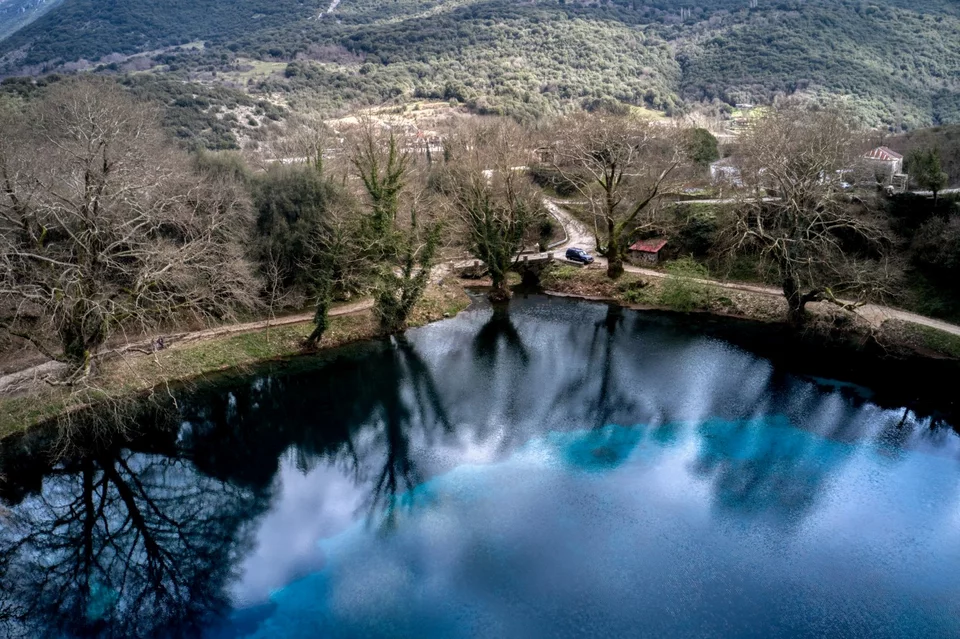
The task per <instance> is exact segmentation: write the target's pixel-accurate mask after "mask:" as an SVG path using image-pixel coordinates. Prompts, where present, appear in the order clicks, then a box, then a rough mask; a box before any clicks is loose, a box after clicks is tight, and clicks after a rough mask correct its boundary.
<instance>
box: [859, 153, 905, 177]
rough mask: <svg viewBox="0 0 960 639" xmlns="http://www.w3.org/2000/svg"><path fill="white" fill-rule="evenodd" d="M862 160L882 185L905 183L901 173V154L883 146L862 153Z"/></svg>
mask: <svg viewBox="0 0 960 639" xmlns="http://www.w3.org/2000/svg"><path fill="white" fill-rule="evenodd" d="M863 161H864V164H865V165H866V167H867V169H868V170H870V171H871V172H872V173H873V175H874V176H875V177H876V179H877V181H878V182H880V183H881V184H884V185H898V184H901V183H902V184H905V183H906V179H905V178H906V176H905V175H904V173H903V156H902V155H900V154H899V153H897V152H896V151H893V150H891V149H890V148H888V147H885V146H878V147H877V148H875V149H873V150H871V151H868V152H866V153H864V154H863Z"/></svg>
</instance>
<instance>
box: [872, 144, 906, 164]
mask: <svg viewBox="0 0 960 639" xmlns="http://www.w3.org/2000/svg"><path fill="white" fill-rule="evenodd" d="M863 157H865V158H867V159H869V160H883V161H884V162H895V161H896V160H902V159H903V156H902V155H900V154H899V153H897V152H896V151H891V150H890V149H889V148H887V147H885V146H878V147H877V148H875V149H874V150H873V151H870V152H868V153H864V154H863Z"/></svg>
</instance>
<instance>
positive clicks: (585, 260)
mask: <svg viewBox="0 0 960 639" xmlns="http://www.w3.org/2000/svg"><path fill="white" fill-rule="evenodd" d="M564 257H566V258H567V259H568V260H570V261H571V262H580V263H581V264H593V257H592V256H591V255H590V254H589V253H587V252H586V251H584V250H583V249H582V248H577V247H576V246H571V247H570V248H568V249H567V252H566V253H565V254H564Z"/></svg>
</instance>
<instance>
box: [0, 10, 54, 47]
mask: <svg viewBox="0 0 960 639" xmlns="http://www.w3.org/2000/svg"><path fill="white" fill-rule="evenodd" d="M62 1H63V0H0V40H3V39H4V38H6V37H7V36H9V35H11V34H13V33H16V32H17V31H19V30H20V29H22V28H23V27H25V26H26V25H28V24H30V23H31V22H33V21H34V20H36V19H37V18H39V17H40V16H42V15H43V14H45V13H47V12H48V11H50V10H51V9H53V8H54V7H56V6H57V5H58V4H60V3H61V2H62Z"/></svg>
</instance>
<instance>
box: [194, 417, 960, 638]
mask: <svg viewBox="0 0 960 639" xmlns="http://www.w3.org/2000/svg"><path fill="white" fill-rule="evenodd" d="M944 496H948V497H949V498H948V499H947V500H946V501H944V500H943V497H944ZM391 507H392V509H393V510H392V512H391V514H390V515H389V523H387V526H388V528H387V529H386V530H384V528H383V525H384V524H385V521H384V519H382V518H375V519H374V520H373V521H364V522H361V523H356V524H354V525H352V526H350V527H348V528H347V529H346V530H344V531H342V532H340V533H339V534H337V535H335V536H332V537H330V538H325V539H321V540H319V541H318V550H319V552H320V553H321V554H322V556H323V558H324V565H323V568H322V569H320V570H317V571H316V572H313V573H311V574H309V575H307V576H304V577H302V578H301V579H299V580H296V581H294V582H293V583H291V584H289V585H286V586H284V587H282V588H280V589H279V590H277V591H275V592H273V593H272V594H271V595H270V597H269V599H268V600H267V601H266V602H264V603H263V604H261V605H260V606H259V607H258V608H256V609H255V611H253V612H252V611H250V610H247V611H244V612H242V613H240V614H238V615H236V616H235V618H234V619H235V623H234V624H232V625H231V626H230V627H229V628H228V629H225V630H221V632H215V633H211V634H210V635H209V636H217V637H219V636H244V637H277V636H284V637H315V636H326V637H370V636H383V637H394V636H404V637H478V636H483V637H489V636H497V637H532V636H538V637H564V636H569V637H582V636H595V637H610V636H685V637H711V636H716V637H729V636H758V637H760V636H765V637H769V636H774V635H776V636H793V637H803V636H809V637H815V636H843V637H904V636H915V637H948V636H960V601H958V599H957V596H956V595H957V594H958V593H960V570H958V569H960V550H958V549H960V543H958V542H960V529H958V524H960V491H958V476H957V461H956V459H950V458H945V457H935V456H930V455H929V454H926V453H915V454H911V455H907V456H905V457H902V458H900V459H892V458H891V455H890V453H889V451H887V450H885V449H884V447H883V446H880V447H878V448H873V447H863V446H859V445H851V444H848V443H841V442H835V441H830V440H826V439H823V438H820V437H817V436H815V435H812V434H810V433H806V432H803V431H800V430H797V429H795V428H793V427H792V426H790V424H789V422H788V421H787V420H786V419H783V418H781V417H770V418H766V419H762V420H755V421H751V422H720V421H712V422H704V423H700V424H670V425H663V426H659V427H648V426H629V427H623V426H608V427H605V428H602V429H599V430H589V431H573V432H565V433H548V434H546V435H545V436H543V437H540V438H536V439H534V440H531V441H530V442H528V443H526V444H525V445H523V446H522V447H520V448H518V449H517V450H516V451H515V452H514V453H513V454H512V455H511V456H510V458H509V459H506V460H503V461H500V462H497V463H492V464H471V465H464V466H460V467H458V468H456V469H455V470H452V471H450V472H448V473H446V474H444V475H442V476H440V477H437V478H435V479H432V480H430V481H428V482H426V483H424V484H422V485H419V486H417V487H416V488H414V489H413V490H411V491H410V492H409V493H407V494H404V495H401V496H398V497H397V498H396V499H395V500H394V502H393V503H392V504H391ZM254 620H255V621H254Z"/></svg>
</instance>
